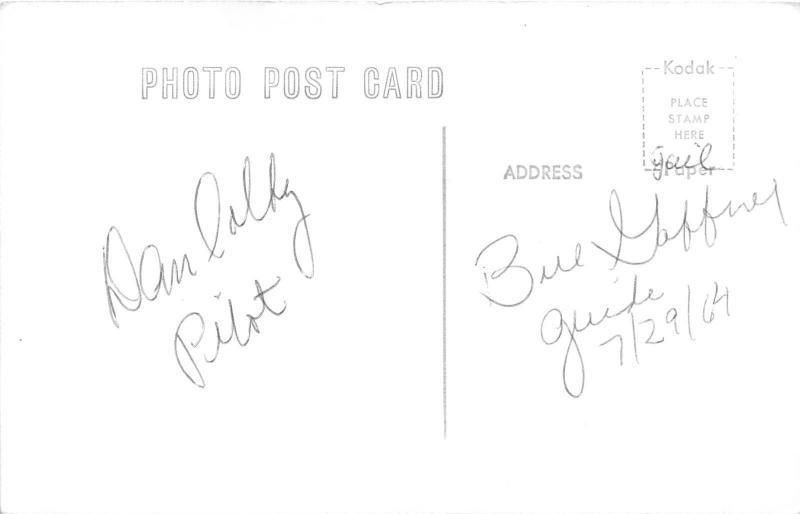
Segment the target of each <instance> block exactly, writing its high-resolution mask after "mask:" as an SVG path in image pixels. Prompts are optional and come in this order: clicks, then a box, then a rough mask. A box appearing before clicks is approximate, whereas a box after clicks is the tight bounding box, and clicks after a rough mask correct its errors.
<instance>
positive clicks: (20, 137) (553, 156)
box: [0, 3, 800, 513]
mask: <svg viewBox="0 0 800 514" xmlns="http://www.w3.org/2000/svg"><path fill="white" fill-rule="evenodd" d="M798 28H800V11H799V10H798V8H797V7H793V6H790V5H779V4H775V5H772V4H764V5H756V4H745V5H731V6H724V5H718V4H716V5H706V6H690V5H683V4H668V5H637V4H617V5H591V6H588V5H580V4H575V5H569V6H555V5H551V4H479V3H456V4H443V3H439V4H429V5H425V4H388V5H383V6H378V5H359V4H312V5H288V4H250V3H241V4H231V5H222V4H192V3H186V4H167V3H163V4H152V5H145V4H136V3H130V4H127V3H107V4H95V5H87V4H77V3H49V4H17V3H11V4H4V5H3V7H2V10H0V288H1V289H0V322H1V325H0V327H1V328H0V330H1V332H0V338H1V339H0V341H1V343H0V359H1V360H0V372H1V375H0V388H1V392H0V448H2V450H0V508H2V509H3V511H4V512H26V513H27V512H31V513H33V512H82V513H91V512H512V511H513V512H644V511H647V512H796V511H797V510H798V508H800V440H798V437H797V434H798V433H800V416H798V411H797V405H798V399H799V398H798V397H799V396H800V374H798V373H797V364H798V362H799V361H798V359H799V358H800V349H798V341H797V336H796V333H795V326H796V325H795V318H796V313H795V306H796V304H797V302H796V297H795V294H796V291H797V288H798V285H799V284H798V279H799V278H800V276H799V275H798V272H797V268H796V263H797V259H798V257H800V252H799V250H800V248H798V243H797V226H800V215H798V211H797V200H798V193H797V192H798V182H797V178H796V176H797V172H798V171H800V158H798V156H797V153H796V152H795V145H796V142H797V138H798V135H800V125H799V124H798V119H799V118H798V114H800V104H799V103H798V97H797V91H798V90H800V76H799V75H798V67H797V62H798V61H797V57H798V49H799V48H800V44H798V43H800V41H798V40H799V39H800V32H798ZM692 58H694V59H706V58H710V59H713V60H719V61H720V62H725V63H726V64H731V63H733V64H734V65H735V66H736V69H737V89H736V101H737V107H736V108H737V123H736V131H737V169H736V171H735V172H732V173H729V174H721V175H715V176H714V177H713V178H710V179H699V178H698V179H692V181H689V182H686V181H681V180H672V181H669V182H666V181H665V182H660V183H655V182H654V181H653V180H652V179H650V178H649V177H648V176H647V175H646V174H645V173H644V172H642V171H641V91H640V70H641V68H642V67H644V66H654V65H659V64H660V63H661V62H662V61H663V59H676V60H688V59H692ZM326 65H330V66H332V65H340V66H345V67H346V68H347V71H346V72H345V73H344V75H343V76H342V81H341V85H340V98H339V99H337V100H330V99H324V98H323V99H320V100H314V101H312V100H304V99H299V100H294V101H289V100H286V99H280V98H277V99H273V100H269V101H266V100H264V99H263V96H262V90H261V85H262V82H261V81H262V74H263V67H264V66H277V67H284V66H297V67H301V68H304V67H307V66H319V67H323V66H326ZM148 66H149V67H155V68H161V67H162V66H168V67H171V66H179V67H185V66H196V67H200V66H223V67H227V66H237V67H239V69H241V70H242V76H243V82H244V83H243V90H242V96H241V98H239V99H237V100H227V99H225V98H218V99H216V100H213V101H210V100H202V99H196V100H192V101H189V100H184V99H179V100H167V101H164V100H160V99H151V100H147V101H144V100H142V99H141V97H140V88H141V76H140V74H141V68H142V67H148ZM367 66H375V67H378V68H379V69H380V70H382V71H383V70H385V69H386V68H387V67H389V66H396V67H398V69H400V68H401V67H405V66H421V67H427V66H441V67H442V68H443V69H444V76H445V91H444V95H443V97H442V98H441V99H438V100H386V101H384V100H374V101H373V100H367V99H365V98H364V97H363V94H362V92H361V70H363V69H364V68H365V67H367ZM153 91H154V92H156V93H157V90H153ZM443 126H446V127H447V164H448V166H447V175H448V191H447V198H448V226H447V231H448V241H447V244H448V263H447V264H448V292H447V297H448V313H447V316H448V326H447V330H448V349H447V351H448V353H447V356H448V362H447V364H448V371H447V372H448V437H447V440H446V441H445V440H443V438H442V428H443V427H442V421H443V420H442V312H441V305H442V298H441V293H442V291H441V283H442V276H441V271H442V270H441V251H442V248H441V237H442V226H441V219H442V211H441V209H442V205H441V194H442V191H441V151H442V148H441V143H442V142H441V129H442V127H443ZM272 152H274V153H275V155H276V162H277V174H278V178H279V180H283V179H284V178H288V179H289V180H290V183H291V185H292V187H293V189H295V190H296V191H297V193H298V195H299V196H300V197H301V198H302V201H303V205H304V207H305V209H306V211H307V212H308V213H309V214H310V217H309V226H310V231H311V237H312V244H313V247H314V252H315V260H316V276H315V277H314V278H313V280H306V279H304V278H303V277H302V276H301V275H300V274H299V273H298V272H297V270H296V269H294V267H293V262H292V261H291V247H290V239H289V237H288V235H290V234H291V232H290V229H291V227H292V224H293V223H294V221H295V218H292V211H291V210H290V209H287V211H288V213H287V214H283V215H281V214H279V215H278V216H276V217H275V218H274V220H273V221H265V222H264V223H262V224H260V225H255V226H250V227H248V231H247V232H248V233H246V234H242V236H241V237H242V238H241V239H238V238H237V240H236V241H235V242H234V241H231V242H228V243H227V248H228V252H229V253H228V254H227V255H226V258H225V259H224V260H222V261H217V262H215V263H212V264H209V263H207V262H206V261H205V259H204V258H203V246H202V242H201V240H200V238H199V237H198V234H197V231H196V228H195V224H194V218H193V212H192V201H193V195H194V186H195V183H196V181H197V179H198V178H199V177H200V175H201V174H202V173H204V172H206V171H213V172H214V173H216V175H217V177H218V178H219V181H220V185H221V189H222V195H223V201H224V202H226V203H224V205H227V204H228V203H230V202H233V203H234V205H236V206H237V207H239V208H241V205H242V204H241V196H240V195H241V192H240V181H241V175H240V173H241V166H242V163H243V160H244V158H245V156H249V157H250V159H251V162H252V166H253V175H254V177H256V176H258V177H259V180H263V175H260V174H263V173H264V172H265V170H266V166H267V162H268V155H269V154H270V153H272ZM537 163H580V164H582V166H583V172H584V178H583V179H582V180H581V181H563V182H560V183H558V182H550V183H548V182H542V181H527V182H519V183H517V182H511V181H504V180H503V178H502V177H503V174H504V172H505V169H506V167H507V166H508V165H516V164H537ZM773 178H775V179H777V180H778V182H779V184H780V194H781V201H782V204H783V209H784V213H785V215H786V221H787V223H788V226H783V225H782V224H781V223H780V222H779V219H778V215H777V211H776V209H775V208H774V206H765V207H764V208H763V209H759V210H756V211H754V212H753V214H751V215H743V216H741V217H738V216H737V217H736V218H734V219H725V220H720V222H719V237H718V242H717V244H716V245H715V246H714V247H713V248H706V247H705V246H704V245H703V244H702V242H701V241H700V240H699V238H698V240H697V241H696V242H695V243H693V246H692V249H691V250H690V251H689V252H687V253H685V252H683V251H682V250H680V249H679V248H677V247H668V248H664V249H663V250H662V251H661V252H660V253H659V254H658V257H657V259H656V260H655V261H654V262H653V263H651V264H649V265H647V266H645V267H643V268H642V269H641V270H637V271H639V273H640V280H641V281H642V284H643V285H644V287H654V288H657V289H660V290H664V291H665V292H666V296H667V297H669V298H670V301H673V300H672V299H675V301H680V299H681V298H682V296H681V295H682V293H683V291H684V290H685V287H686V285H687V284H689V283H691V284H693V287H694V285H696V286H697V288H698V289H697V290H698V291H700V289H701V288H703V287H704V286H705V285H707V284H712V283H713V281H714V280H717V281H719V282H720V283H722V284H724V285H727V286H729V288H730V302H731V317H730V318H724V319H719V320H717V321H715V322H714V323H713V324H710V325H707V326H702V327H699V328H696V330H695V336H696V341H694V342H691V341H689V340H688V338H686V337H685V336H671V334H670V332H668V331H666V330H665V329H664V328H663V327H662V329H661V331H662V332H663V335H665V336H666V337H667V341H665V343H663V344H662V345H657V346H647V347H640V353H639V357H640V362H639V364H638V365H637V364H634V363H632V362H631V361H630V360H626V363H625V365H623V366H622V367H620V366H619V362H618V353H616V350H615V349H614V348H612V347H611V346H606V347H602V348H599V347H597V343H599V342H600V341H601V339H600V338H601V336H602V335H604V332H603V331H602V330H599V331H598V333H597V335H591V336H590V335H588V334H587V335H586V336H585V338H584V339H585V342H583V343H582V345H583V346H582V349H583V351H584V359H585V361H586V371H587V381H586V389H585V391H584V394H583V396H582V397H581V398H580V399H577V400H576V399H573V398H571V397H569V396H568V395H567V394H566V393H565V391H564V388H563V385H562V383H561V365H562V361H563V355H564V354H563V352H564V350H565V345H564V341H562V342H559V343H557V344H555V345H553V346H552V347H550V346H546V345H544V344H543V343H542V342H541V340H540V339H539V323H540V320H541V317H542V315H543V314H544V313H545V312H546V311H547V309H549V308H551V307H555V306H559V307H560V308H562V309H564V310H565V312H571V309H581V310H582V311H583V312H585V310H586V309H591V310H593V311H600V310H601V309H602V307H603V306H604V305H606V304H608V305H610V306H615V305H620V303H621V300H620V299H621V298H623V297H625V295H624V293H625V289H623V288H622V286H621V284H628V283H630V280H632V277H633V270H630V269H627V268H619V269H618V271H617V272H611V271H608V270H607V267H608V265H607V264H608V263H607V262H606V261H603V260H602V259H601V258H600V256H599V254H598V253H597V252H596V250H594V249H593V248H591V244H590V241H592V240H597V241H603V242H607V243H608V244H611V242H613V228H612V225H611V221H610V219H609V217H608V214H607V212H608V197H609V192H610V191H611V189H613V188H616V190H617V191H618V192H619V194H620V197H621V198H622V201H623V203H624V205H625V208H626V222H627V220H628V219H629V217H630V220H631V223H632V225H633V224H636V225H637V226H638V224H639V223H640V222H642V221H644V220H647V219H648V217H649V215H650V214H651V213H652V198H653V196H652V195H653V193H654V192H658V193H659V195H660V196H661V197H662V201H663V204H664V206H663V208H664V214H663V216H664V218H665V220H669V221H666V223H668V225H669V227H670V228H671V229H674V227H676V226H677V225H678V223H679V222H680V215H681V209H682V206H683V200H684V199H685V198H689V199H690V201H691V202H695V203H694V205H697V206H698V208H699V207H700V206H701V205H702V204H701V203H699V202H701V201H702V196H703V194H704V186H705V185H706V184H708V185H710V187H711V188H712V196H713V198H715V199H719V201H720V202H722V205H724V203H725V202H726V201H727V200H729V199H733V200H739V201H744V200H747V199H748V198H749V197H750V196H751V195H752V193H753V192H754V191H758V192H759V193H763V194H767V193H768V192H769V191H770V189H771V188H772V179H773ZM112 225H114V226H117V227H119V228H120V230H121V231H122V233H123V236H124V237H125V241H126V243H127V245H128V248H129V249H130V250H131V252H132V254H134V255H136V256H138V253H139V252H141V250H142V248H143V247H144V246H145V245H146V244H149V243H153V244H156V245H158V247H159V249H160V251H161V253H162V256H163V257H164V259H165V260H167V259H169V260H171V259H173V258H178V257H179V256H180V255H182V253H183V252H186V253H188V254H189V255H190V257H191V258H192V262H193V263H197V266H198V268H201V269H200V271H199V273H198V276H197V277H193V278H189V279H187V280H186V281H185V282H184V283H182V284H181V285H180V286H178V287H177V289H176V291H175V293H174V294H173V295H171V296H169V297H160V298H159V299H158V300H157V301H155V302H149V303H147V304H146V305H145V306H144V307H143V308H142V309H141V310H140V311H139V312H135V313H129V312H120V314H119V319H120V328H119V329H118V328H116V327H114V325H113V324H112V323H111V320H110V319H109V316H108V311H107V305H106V297H105V294H104V283H103V267H102V247H103V245H104V244H105V236H106V233H107V231H108V229H109V227H110V226H112ZM250 229H251V230H250ZM507 233H513V234H515V235H516V236H517V237H518V238H519V241H520V253H519V255H518V263H520V264H524V265H526V266H529V267H530V268H531V269H532V270H535V269H537V268H538V269H540V268H541V266H542V265H545V264H546V265H547V266H548V268H551V267H552V266H553V262H554V261H553V259H554V258H555V256H556V255H562V258H564V257H567V256H568V255H570V254H571V252H572V249H573V248H574V245H575V243H576V242H581V243H582V245H583V249H584V254H585V259H586V261H587V265H586V268H585V269H581V270H580V271H576V272H574V273H572V274H569V275H565V276H564V277H562V278H560V279H558V280H556V281H552V282H549V283H546V284H544V285H541V286H539V285H537V286H536V290H535V292H534V295H533V296H532V298H531V299H530V300H529V301H528V302H526V303H525V304H523V305H522V306H520V307H517V308H514V309H504V308H502V307H497V306H492V307H489V306H488V303H487V302H486V300H485V299H484V298H483V297H481V295H480V291H481V288H482V283H481V280H482V278H481V275H480V274H479V273H478V272H477V271H476V268H475V266H474V262H475V258H476V256H477V254H478V252H479V251H480V249H481V248H483V247H484V246H485V245H486V244H488V243H489V242H491V241H492V240H494V239H496V238H498V237H500V236H502V235H504V234H507ZM679 244H680V243H678V245H679ZM276 275H281V277H282V283H281V294H282V295H283V297H284V298H285V300H286V302H287V305H288V307H287V311H286V313H285V314H284V315H283V316H282V317H280V318H274V319H267V320H265V322H264V323H263V324H262V325H261V328H262V333H261V334H260V335H258V336H256V337H255V338H254V340H253V341H251V343H250V344H249V345H248V346H247V347H244V348H240V347H237V346H236V345H235V344H232V345H228V347H224V348H222V350H221V352H220V357H219V359H218V360H217V362H215V363H214V364H212V365H208V366H205V367H204V368H203V371H204V375H205V378H206V381H207V383H208V386H207V387H206V388H205V389H203V390H200V389H198V388H196V387H194V386H193V385H192V384H191V383H190V382H189V381H188V380H186V377H185V376H184V375H183V374H182V373H181V371H180V369H179V368H178V366H177V363H176V362H175V356H174V352H173V342H172V335H173V334H174V331H175V327H176V325H177V323H178V322H179V321H180V319H181V317H183V316H184V315H185V314H186V313H188V312H190V311H191V310H195V309H202V310H203V313H204V315H207V316H208V319H207V323H211V322H212V321H213V320H214V319H217V318H219V319H220V320H222V319H224V303H223V302H224V301H225V299H226V298H227V297H231V298H233V301H234V303H237V302H238V303H241V304H243V305H244V304H245V303H246V299H247V298H248V295H251V294H252V292H251V291H252V280H254V279H259V280H260V281H261V282H262V284H264V283H268V282H270V280H271V279H273V278H274V277H275V276H276ZM615 279H616V280H618V282H617V283H616V284H614V280H615ZM220 291H223V296H222V300H215V299H214V298H213V295H215V294H217V293H218V292H220ZM698 297H700V293H699V292H698ZM660 315H663V313H662V314H660ZM606 337H608V336H606ZM629 357H630V355H629V354H628V355H627V358H629Z"/></svg>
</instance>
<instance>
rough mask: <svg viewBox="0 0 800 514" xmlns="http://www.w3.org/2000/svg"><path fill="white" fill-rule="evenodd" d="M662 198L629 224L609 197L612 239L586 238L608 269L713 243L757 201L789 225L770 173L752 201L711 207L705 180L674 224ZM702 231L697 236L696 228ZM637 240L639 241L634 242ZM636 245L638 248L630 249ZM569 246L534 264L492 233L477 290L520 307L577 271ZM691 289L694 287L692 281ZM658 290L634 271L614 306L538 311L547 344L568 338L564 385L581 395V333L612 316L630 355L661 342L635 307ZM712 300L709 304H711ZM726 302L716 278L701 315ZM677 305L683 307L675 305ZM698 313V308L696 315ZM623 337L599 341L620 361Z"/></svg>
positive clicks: (512, 239)
mask: <svg viewBox="0 0 800 514" xmlns="http://www.w3.org/2000/svg"><path fill="white" fill-rule="evenodd" d="M661 204H662V200H661V198H660V197H659V195H658V194H655V195H654V200H653V211H652V215H651V216H650V217H649V219H647V220H645V222H644V223H640V224H638V225H636V226H634V227H631V226H630V225H629V220H626V219H625V218H624V216H623V209H622V202H621V200H620V197H619V193H618V192H617V191H616V190H615V189H614V190H612V191H611V193H610V196H609V207H608V209H609V216H610V218H611V222H612V225H613V227H614V229H615V234H616V238H615V242H614V244H613V245H606V244H601V243H598V242H595V241H591V245H592V247H593V248H595V249H596V250H597V251H598V252H599V254H600V255H602V256H605V257H607V258H610V259H611V265H610V267H609V268H608V269H609V270H614V269H615V268H616V267H617V266H618V265H619V264H624V265H628V266H642V265H645V264H647V263H649V262H652V261H653V260H654V259H655V258H656V256H657V254H658V252H659V250H660V249H662V248H663V247H665V246H667V245H669V244H670V243H673V242H674V241H680V243H681V245H682V248H683V250H684V251H686V252H688V251H690V249H691V247H692V242H693V240H694V239H693V238H695V239H696V238H697V237H700V236H701V237H702V242H703V243H704V244H705V245H706V246H708V247H713V246H714V245H715V243H716V242H717V238H718V236H719V230H720V228H719V226H718V225H719V224H720V223H721V222H722V221H723V220H725V219H731V218H734V217H736V216H738V215H740V214H742V213H751V212H753V211H754V210H756V209H759V208H766V207H767V206H768V205H774V206H775V208H776V210H777V214H778V217H779V219H780V222H781V223H782V224H783V225H786V220H785V217H784V213H783V207H782V206H781V202H780V193H779V188H778V183H777V181H776V180H774V179H773V187H772V189H771V190H770V191H769V192H768V193H766V194H763V193H761V194H759V193H758V192H754V193H753V194H752V196H751V197H750V199H749V200H747V201H743V202H739V203H734V202H733V201H732V200H731V201H728V202H727V203H725V204H724V205H722V206H717V207H712V201H711V192H710V188H709V187H706V190H705V198H704V202H703V205H702V206H701V207H699V208H697V207H692V208H690V205H689V202H688V200H686V201H684V206H683V213H682V217H681V219H680V220H679V222H678V223H677V224H675V225H674V226H671V227H668V226H667V224H666V223H665V221H664V219H663V213H662V209H661ZM698 234H699V235H698ZM635 241H640V242H644V243H645V245H644V248H642V246H643V245H642V244H638V245H631V244H630V243H633V242H635ZM631 246H635V248H636V251H633V250H631V249H630V248H631ZM574 248H575V250H574V253H573V254H572V256H571V257H569V258H567V259H562V258H561V256H556V257H555V259H554V262H553V264H552V265H551V266H550V267H547V266H542V267H541V268H540V269H539V270H538V271H531V268H529V267H528V266H525V265H523V264H520V263H519V262H517V256H518V253H519V241H518V238H517V237H516V236H515V235H513V234H506V235H504V236H502V237H500V238H497V239H495V240H494V241H492V242H491V243H489V244H488V245H486V246H485V247H484V248H482V249H481V250H480V251H479V252H478V256H477V258H476V259H475V263H474V266H475V267H476V268H477V269H478V271H479V273H480V277H481V278H482V282H483V289H482V290H481V291H480V294H481V295H482V296H483V297H484V298H485V299H487V300H488V301H489V302H490V303H491V304H494V305H500V306H503V307H518V306H520V305H522V304H524V303H525V302H527V301H529V300H530V299H531V298H532V297H533V296H534V291H535V287H536V286H538V285H543V284H545V283H547V282H550V281H554V280H557V279H558V277H560V276H563V275H565V274H567V273H572V272H576V271H578V270H580V269H582V268H584V267H585V265H586V259H585V254H584V253H583V252H582V245H581V244H580V243H577V244H576V245H575V247H574ZM694 289H695V290H696V286H695V288H694ZM692 290H693V287H692V284H687V285H686V294H687V299H686V304H685V307H686V309H685V313H684V315H685V318H686V331H687V334H688V336H689V337H690V338H691V339H694V335H693V332H692V312H693V311H692V301H691V296H692ZM663 297H664V293H663V292H657V291H655V290H654V289H652V288H648V289H647V292H646V293H641V288H640V286H639V276H638V274H637V275H635V276H634V278H633V283H632V285H631V288H630V294H629V295H628V298H627V300H625V301H624V302H623V303H621V304H619V305H615V306H611V305H609V306H605V307H601V308H600V309H599V310H598V311H594V312H586V313H579V312H578V311H577V310H573V311H572V312H571V313H569V314H566V313H565V312H564V311H563V310H562V309H558V308H552V309H550V310H548V311H547V312H546V313H545V314H544V316H543V317H542V320H541V324H540V336H541V340H542V342H543V343H545V344H546V345H548V346H550V345H554V344H555V343H556V342H558V341H560V340H562V339H564V338H566V339H567V341H568V342H567V346H566V350H565V353H564V359H563V366H562V381H563V384H564V388H565V390H566V392H567V393H568V394H569V395H570V396H572V397H574V398H578V397H580V396H581V395H582V394H583V391H584V385H585V377H586V373H585V366H584V360H583V355H582V353H581V349H580V345H579V342H578V336H579V335H580V334H581V333H582V332H585V331H587V330H588V329H590V328H592V327H597V326H599V325H601V324H604V323H605V322H608V321H610V320H613V319H617V318H619V319H623V318H627V319H628V320H629V322H630V327H631V329H630V330H631V333H630V338H629V339H631V341H632V345H633V348H634V358H635V360H636V361H637V362H638V350H637V348H638V342H639V341H643V343H644V344H659V343H661V342H663V338H657V337H656V333H657V331H658V327H657V323H656V321H657V320H656V319H655V318H653V317H642V316H640V315H637V312H636V311H638V309H637V308H638V307H639V306H641V305H644V304H648V303H649V304H656V303H659V302H661V303H664V301H662V298H663ZM709 302H710V303H709ZM723 302H724V308H725V314H726V315H728V316H729V315H730V308H729V289H728V287H727V286H721V285H720V284H719V283H718V282H716V281H714V282H713V291H710V292H709V293H707V294H706V298H705V301H704V303H703V307H702V311H701V313H700V317H701V319H702V321H703V322H705V323H710V322H711V321H713V320H714V317H715V311H714V309H715V307H716V306H717V305H718V304H720V303H723ZM680 311H681V312H683V311H684V309H682V308H681V309H680ZM694 315H695V316H697V314H696V313H695V314H694ZM678 319H679V308H678V307H676V306H674V305H673V306H670V307H669V308H668V309H666V311H665V313H664V316H663V322H664V324H666V325H671V326H672V327H673V329H674V331H675V334H676V335H677V334H679V329H678ZM644 325H646V326H647V327H648V328H649V333H648V335H647V337H645V338H641V337H640V336H639V332H637V327H641V326H644ZM624 340H625V337H624V336H623V335H622V334H621V333H618V334H615V335H614V336H613V337H611V338H610V339H606V340H604V341H603V342H602V343H601V344H600V346H606V345H608V344H610V343H611V342H612V341H618V342H619V345H620V363H622V348H623V341H624Z"/></svg>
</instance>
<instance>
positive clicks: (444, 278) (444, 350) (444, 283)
mask: <svg viewBox="0 0 800 514" xmlns="http://www.w3.org/2000/svg"><path fill="white" fill-rule="evenodd" d="M442 419H443V421H444V438H445V439H447V127H442Z"/></svg>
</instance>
